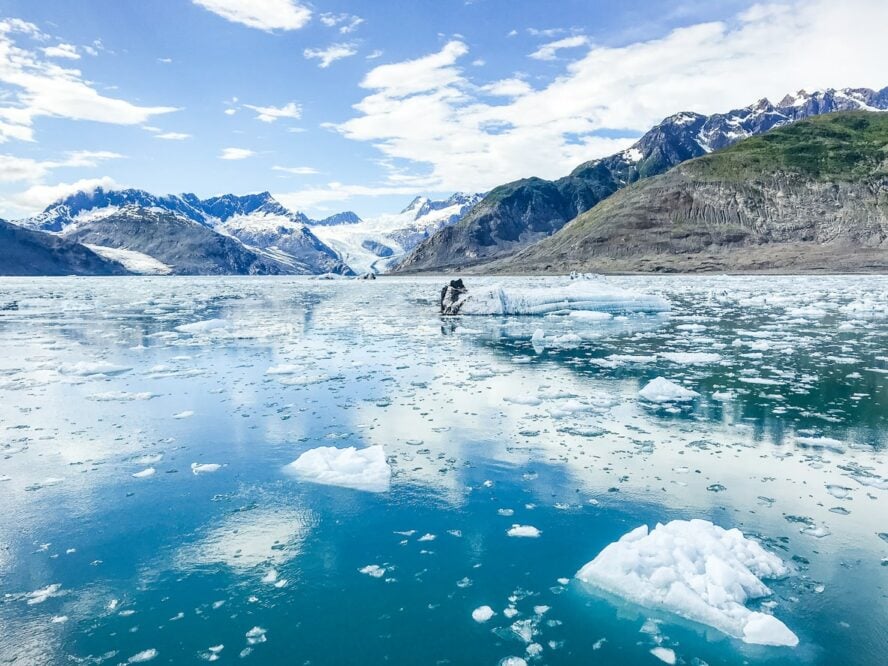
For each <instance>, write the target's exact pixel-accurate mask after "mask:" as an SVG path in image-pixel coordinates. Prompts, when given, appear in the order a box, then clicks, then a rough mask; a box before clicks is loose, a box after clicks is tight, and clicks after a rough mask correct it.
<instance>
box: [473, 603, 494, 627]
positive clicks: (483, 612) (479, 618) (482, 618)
mask: <svg viewBox="0 0 888 666" xmlns="http://www.w3.org/2000/svg"><path fill="white" fill-rule="evenodd" d="M494 615H496V612H495V611H494V610H493V609H492V608H491V607H490V606H478V608H476V609H475V610H473V611H472V619H473V620H475V622H478V623H479V624H480V623H483V622H487V621H488V620H489V619H490V618H492V617H493V616H494Z"/></svg>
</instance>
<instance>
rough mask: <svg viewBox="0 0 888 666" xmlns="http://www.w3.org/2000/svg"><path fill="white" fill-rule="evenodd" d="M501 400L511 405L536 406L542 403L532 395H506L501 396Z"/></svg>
mask: <svg viewBox="0 0 888 666" xmlns="http://www.w3.org/2000/svg"><path fill="white" fill-rule="evenodd" d="M503 402H508V403H511V404H513V405H526V406H527V407H536V406H537V405H541V404H542V403H543V401H542V400H540V399H539V398H537V397H536V396H534V395H513V396H509V395H507V396H505V397H504V398H503Z"/></svg>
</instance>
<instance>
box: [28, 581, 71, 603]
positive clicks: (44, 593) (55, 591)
mask: <svg viewBox="0 0 888 666" xmlns="http://www.w3.org/2000/svg"><path fill="white" fill-rule="evenodd" d="M61 590H62V586H61V584H60V583H53V584H52V585H47V586H46V587H41V588H40V589H39V590H34V591H33V592H28V593H27V594H26V595H25V596H24V598H25V602H26V603H27V604H28V605H29V606H34V605H36V604H42V603H43V602H44V601H46V600H47V599H51V598H53V597H60V596H62V595H63V594H64V592H62V591H61Z"/></svg>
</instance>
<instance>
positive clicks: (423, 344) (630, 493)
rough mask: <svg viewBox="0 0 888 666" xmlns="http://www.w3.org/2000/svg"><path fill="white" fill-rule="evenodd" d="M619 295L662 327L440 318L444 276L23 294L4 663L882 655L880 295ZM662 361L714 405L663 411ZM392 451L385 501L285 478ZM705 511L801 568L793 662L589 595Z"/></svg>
mask: <svg viewBox="0 0 888 666" xmlns="http://www.w3.org/2000/svg"><path fill="white" fill-rule="evenodd" d="M611 281H612V282H614V283H615V284H619V285H622V286H631V287H633V288H637V289H639V290H643V291H646V292H649V293H658V294H662V295H664V296H666V297H667V298H669V299H670V301H671V302H672V304H673V310H672V313H671V314H670V315H668V316H651V315H648V316H645V315H634V316H631V317H628V318H616V319H611V320H608V321H602V322H599V321H595V322H590V321H586V322H579V321H571V320H569V319H567V318H563V317H546V318H523V319H522V318H462V319H452V320H446V321H444V320H442V319H441V318H439V317H438V316H437V315H436V311H435V308H436V297H437V293H438V290H439V286H440V284H439V283H440V281H439V280H431V279H421V280H406V279H405V280H401V279H382V280H377V281H375V282H357V281H329V282H328V281H318V280H308V279H275V278H268V279H264V278H231V279H203V278H195V279H183V278H158V279H148V278H134V279H45V280H33V279H31V280H16V279H4V280H2V281H0V307H2V306H3V305H4V304H7V303H10V302H11V301H13V300H15V301H17V305H18V309H10V310H3V311H0V450H2V453H3V455H2V458H0V479H2V481H0V507H2V509H3V511H2V514H0V600H2V603H0V661H2V662H3V663H16V664H64V663H84V664H94V663H107V664H119V663H126V662H127V661H128V660H130V659H132V658H133V657H136V656H139V655H141V657H142V658H148V657H152V656H153V659H152V660H151V661H150V663H152V664H159V663H175V664H180V663H202V662H203V661H204V660H207V659H215V660H217V661H218V662H219V663H257V664H384V663H387V664H491V665H496V664H498V663H499V662H500V661H501V660H503V659H505V658H507V657H509V656H519V657H523V658H525V659H527V660H528V663H532V664H594V663H601V664H610V663H620V664H625V665H630V664H657V663H661V662H658V661H657V659H656V658H655V657H654V656H653V655H652V654H651V653H650V650H651V649H652V648H653V647H655V646H657V645H662V646H663V647H668V648H670V649H672V650H674V652H675V654H676V655H677V658H678V660H679V663H685V664H702V663H707V664H742V663H768V664H775V665H776V664H839V663H841V664H873V665H875V664H882V663H886V659H888V657H886V654H888V631H886V628H885V626H886V619H888V596H886V577H888V566H885V565H886V562H888V559H886V558H888V536H884V535H885V533H888V507H886V497H888V460H886V442H888V391H886V384H888V279H886V278H872V277H866V278H850V277H848V278H841V277H836V278H828V277H818V278H816V279H813V278H807V279H805V278H775V277H767V278H727V277H721V278H716V277H713V278H687V277H675V278H673V277H657V278H613V279H612V280H611ZM474 282H475V283H476V284H477V281H474ZM515 282H516V284H517V283H521V284H523V283H539V282H541V281H540V280H516V281H515ZM543 282H544V281H543ZM469 284H470V286H471V284H472V281H470V282H469ZM213 320H220V321H217V322H215V323H214V324H212V325H207V326H204V327H203V330H195V329H193V328H192V329H188V328H186V329H185V330H184V331H182V330H177V327H180V326H183V325H185V326H187V325H189V324H193V323H195V322H206V321H213ZM537 329H542V330H543V331H544V333H545V337H544V338H543V340H544V342H543V343H542V344H540V343H539V342H533V341H532V340H531V337H532V336H533V334H534V332H535V331H536V330H537ZM568 332H571V333H574V334H576V335H577V336H579V340H577V339H576V338H574V337H566V338H562V339H561V340H560V341H558V340H557V338H558V336H560V335H563V334H565V333H568ZM553 339H554V340H556V341H555V342H552V341H553ZM546 340H548V341H549V342H546ZM685 352H687V353H706V354H710V355H716V356H714V357H709V358H708V359H707V360H704V361H702V362H699V363H693V362H691V361H693V360H695V359H694V357H687V356H681V355H679V356H670V354H673V353H679V354H681V353H685ZM614 354H616V355H623V356H632V357H635V358H632V359H625V358H619V357H618V358H613V357H611V356H612V355H614ZM609 357H611V358H609ZM697 360H699V358H698V359H697ZM281 366H287V367H286V371H287V372H286V373H285V374H275V373H272V374H269V373H268V370H269V369H270V368H275V367H276V368H277V369H278V370H280V369H281ZM657 376H663V377H666V378H668V379H670V380H672V381H675V382H680V383H683V384H684V385H686V386H688V387H690V388H693V389H694V390H696V391H698V392H699V393H700V394H701V395H702V397H701V398H700V399H699V400H697V401H695V402H693V403H690V404H689V405H687V406H685V407H680V408H674V409H670V408H662V407H656V406H652V405H648V404H645V403H644V402H643V401H642V400H640V399H639V397H638V395H637V392H638V390H639V389H640V388H641V387H642V386H644V384H645V383H646V382H647V381H648V380H650V379H652V378H654V377H657ZM377 444H381V445H383V446H384V448H385V451H386V454H387V456H388V459H389V463H390V465H391V467H392V470H393V478H392V487H391V490H390V491H389V492H386V493H369V492H362V491H358V490H351V489H348V488H340V487H332V486H321V485H315V484H311V483H307V482H304V481H300V480H298V479H295V478H293V477H292V476H290V475H288V474H286V473H285V472H284V470H283V467H284V466H285V465H287V464H288V463H290V462H292V461H293V460H294V459H296V458H297V457H298V456H299V454H300V453H301V452H303V451H305V450H307V449H310V448H313V447H317V446H338V447H342V446H358V447H364V446H368V445H377ZM193 463H198V464H218V465H221V467H220V468H219V469H218V470H217V471H215V472H212V473H203V474H194V473H192V469H191V465H192V464H193ZM149 468H153V469H154V470H155V472H154V474H153V475H151V476H145V477H141V478H140V477H134V476H133V474H136V473H139V472H141V471H143V470H146V469H149ZM689 518H705V519H708V520H711V521H713V522H714V523H716V524H718V525H721V526H723V527H726V528H727V527H738V528H740V529H741V530H742V531H743V532H744V533H745V534H746V535H747V536H750V537H753V538H756V539H758V540H759V541H761V542H762V543H763V544H764V545H765V547H766V548H768V549H769V550H771V551H773V552H775V553H777V554H778V555H780V556H781V557H782V558H783V559H784V560H785V561H786V562H787V563H788V564H790V566H791V567H792V569H793V573H792V574H791V575H790V576H789V577H787V578H786V579H783V580H779V581H769V583H770V586H771V588H772V590H773V592H774V594H773V596H772V597H771V598H770V599H768V600H763V601H765V602H773V604H770V603H769V604H767V605H768V606H769V607H770V610H771V612H773V613H774V614H775V615H776V616H777V617H778V618H780V619H781V620H782V621H783V622H784V623H785V624H786V625H787V626H789V627H790V628H791V629H792V630H793V631H794V632H795V633H796V634H797V635H798V636H799V639H800V644H799V646H798V647H796V648H786V647H780V648H777V647H762V646H752V645H747V644H745V643H743V642H741V641H739V640H736V639H732V638H728V637H726V636H725V635H723V634H721V633H719V632H718V631H716V630H714V629H711V628H707V627H704V626H702V625H697V624H694V623H691V622H688V621H684V620H681V619H680V618H677V617H675V616H672V615H669V614H668V613H663V612H656V611H653V610H651V609H645V608H640V607H637V606H633V605H631V604H629V603H627V602H625V601H622V600H620V599H618V598H615V597H610V596H607V595H603V594H601V593H598V592H595V591H594V590H590V589H587V588H585V587H583V586H582V585H581V584H580V583H578V582H577V581H576V580H574V579H573V575H574V574H575V573H576V571H577V570H578V569H579V568H580V567H581V566H582V565H584V564H585V563H586V562H588V561H589V560H591V559H593V558H594V557H595V555H597V554H598V553H599V552H600V550H601V549H602V548H603V547H605V546H606V545H607V544H609V543H611V542H612V541H615V540H617V539H618V538H619V537H620V536H621V535H623V534H624V533H626V532H628V531H629V530H631V529H633V528H635V527H637V526H638V525H640V524H642V523H647V524H649V525H651V526H653V525H654V524H655V523H656V522H658V521H659V522H666V521H668V520H672V519H689ZM515 523H520V524H524V525H533V526H535V527H537V528H538V529H539V530H541V535H540V537H539V538H535V539H522V538H511V537H509V536H507V534H506V530H507V529H508V528H509V527H510V526H511V525H512V524H515ZM880 534H882V535H883V536H880ZM368 565H376V566H377V567H379V568H381V569H384V570H385V572H384V573H383V575H381V576H380V577H374V576H371V575H367V574H364V573H361V572H360V569H363V568H365V567H367V566H368ZM757 603H760V602H757ZM481 605H490V606H491V607H492V608H493V609H494V610H495V611H496V613H497V614H496V615H495V616H494V617H493V618H492V619H491V620H490V621H489V622H487V623H484V624H479V623H477V622H475V621H473V620H472V616H471V613H472V611H473V610H474V609H475V608H477V607H479V606H481ZM509 607H512V608H514V609H515V610H516V611H517V614H516V615H515V616H514V617H512V618H507V617H506V615H505V614H504V611H505V610H506V609H508V608H509ZM542 607H548V609H543V608H542ZM535 609H536V610H535ZM649 620H654V622H653V623H651V622H649ZM524 621H528V622H526V623H524V624H520V625H518V628H519V629H520V628H523V629H525V630H526V631H529V632H530V642H531V643H534V644H538V645H539V646H540V647H541V653H540V654H539V655H538V656H535V657H531V656H528V654H527V640H526V639H527V638H528V637H527V636H526V635H525V637H524V638H522V637H521V636H519V633H518V632H516V631H515V630H514V629H513V625H514V624H515V623H516V622H524ZM255 628H258V629H255ZM643 629H644V630H643ZM248 634H249V636H248ZM220 646H221V647H220ZM211 648H212V649H211ZM146 651H150V652H146Z"/></svg>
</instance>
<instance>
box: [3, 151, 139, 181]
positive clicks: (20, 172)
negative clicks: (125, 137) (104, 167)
mask: <svg viewBox="0 0 888 666" xmlns="http://www.w3.org/2000/svg"><path fill="white" fill-rule="evenodd" d="M122 157H123V155H121V154H120V153H114V152H111V151H109V150H78V151H74V152H71V153H68V155H67V157H66V158H65V159H61V160H47V161H42V162H41V161H39V160H34V159H30V158H27V157H18V156H16V155H0V182H6V183H10V182H21V181H29V182H35V181H39V180H40V179H42V178H44V177H45V176H47V175H48V174H49V172H50V171H52V170H54V169H62V168H78V167H79V168H84V167H95V166H98V165H99V163H101V162H104V161H106V160H113V159H120V158H122Z"/></svg>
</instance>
